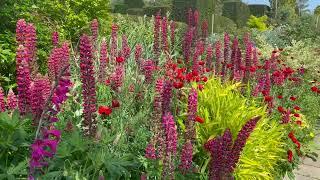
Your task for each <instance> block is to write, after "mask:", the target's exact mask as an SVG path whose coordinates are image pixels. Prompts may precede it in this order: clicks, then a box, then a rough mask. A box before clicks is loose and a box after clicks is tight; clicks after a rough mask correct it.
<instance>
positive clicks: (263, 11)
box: [249, 4, 271, 17]
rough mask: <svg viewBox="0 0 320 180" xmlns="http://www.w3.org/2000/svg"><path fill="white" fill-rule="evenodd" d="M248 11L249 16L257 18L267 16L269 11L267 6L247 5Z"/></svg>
mask: <svg viewBox="0 0 320 180" xmlns="http://www.w3.org/2000/svg"><path fill="white" fill-rule="evenodd" d="M249 9H250V14H251V15H254V16H257V17H260V16H264V15H267V16H268V15H269V14H270V10H271V9H270V7H269V6H267V5H263V4H252V5H249Z"/></svg>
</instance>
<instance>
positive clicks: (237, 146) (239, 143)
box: [232, 116, 261, 169]
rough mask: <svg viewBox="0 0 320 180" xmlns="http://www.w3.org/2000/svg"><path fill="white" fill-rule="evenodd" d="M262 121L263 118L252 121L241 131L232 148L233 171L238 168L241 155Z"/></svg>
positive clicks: (259, 117)
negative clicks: (237, 164)
mask: <svg viewBox="0 0 320 180" xmlns="http://www.w3.org/2000/svg"><path fill="white" fill-rule="evenodd" d="M260 119H261V116H258V117H255V118H252V119H250V120H249V121H248V122H246V124H245V125H244V126H243V127H242V128H241V130H240V131H239V133H238V136H237V139H236V140H235V142H234V145H233V148H232V154H233V159H232V168H233V169H234V168H235V167H236V163H237V162H238V161H239V158H240V153H241V151H242V149H243V148H244V146H245V144H246V142H247V140H248V138H249V136H250V134H251V133H252V131H253V130H254V128H255V127H256V125H257V123H258V121H259V120H260Z"/></svg>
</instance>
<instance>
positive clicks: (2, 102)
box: [0, 86, 7, 112]
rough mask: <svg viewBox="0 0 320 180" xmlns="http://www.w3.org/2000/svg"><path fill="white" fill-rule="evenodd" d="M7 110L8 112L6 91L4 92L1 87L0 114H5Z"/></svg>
mask: <svg viewBox="0 0 320 180" xmlns="http://www.w3.org/2000/svg"><path fill="white" fill-rule="evenodd" d="M6 110H7V108H6V102H5V96H4V91H3V89H2V87H1V86H0V112H5V111H6Z"/></svg>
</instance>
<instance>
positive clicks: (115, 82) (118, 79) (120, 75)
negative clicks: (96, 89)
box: [111, 65, 125, 92]
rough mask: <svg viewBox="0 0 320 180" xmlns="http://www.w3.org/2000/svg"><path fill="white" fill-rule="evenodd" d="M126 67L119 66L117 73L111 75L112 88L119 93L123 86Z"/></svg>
mask: <svg viewBox="0 0 320 180" xmlns="http://www.w3.org/2000/svg"><path fill="white" fill-rule="evenodd" d="M124 75H125V72H124V67H123V65H117V66H116V69H115V72H114V73H113V74H112V75H111V88H112V90H114V91H116V92H118V91H120V88H121V86H122V84H123V79H124Z"/></svg>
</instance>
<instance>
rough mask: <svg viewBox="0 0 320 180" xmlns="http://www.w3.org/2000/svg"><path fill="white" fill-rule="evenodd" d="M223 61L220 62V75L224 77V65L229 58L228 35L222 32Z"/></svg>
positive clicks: (225, 65)
mask: <svg viewBox="0 0 320 180" xmlns="http://www.w3.org/2000/svg"><path fill="white" fill-rule="evenodd" d="M223 54H224V55H223V63H222V70H221V75H222V77H224V76H225V75H226V73H227V72H226V71H227V70H226V67H227V64H228V62H229V58H230V36H229V34H228V33H225V34H224V52H223Z"/></svg>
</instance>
